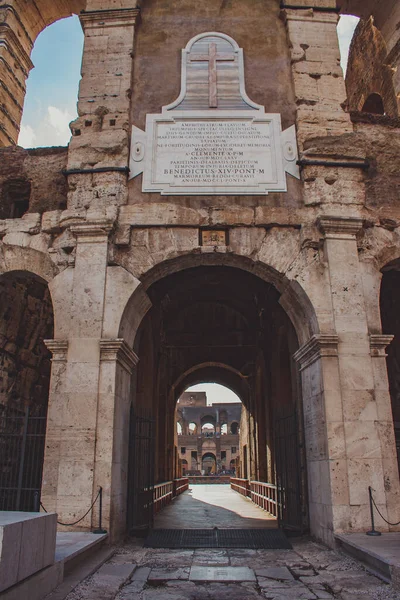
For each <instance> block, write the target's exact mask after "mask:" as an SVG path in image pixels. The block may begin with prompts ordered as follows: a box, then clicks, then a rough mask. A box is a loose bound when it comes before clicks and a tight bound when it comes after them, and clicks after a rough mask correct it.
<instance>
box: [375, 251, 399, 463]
mask: <svg viewBox="0 0 400 600" xmlns="http://www.w3.org/2000/svg"><path fill="white" fill-rule="evenodd" d="M380 308H381V321H382V333H383V334H385V335H389V336H391V335H393V336H394V337H393V340H392V342H391V343H390V344H389V345H388V347H387V349H386V352H387V357H386V364H387V371H388V379H389V392H390V399H391V404H392V416H393V425H394V433H395V440H396V450H397V462H398V467H399V473H400V260H395V261H393V262H391V263H389V264H388V265H387V266H386V267H384V269H383V277H382V284H381V293H380Z"/></svg>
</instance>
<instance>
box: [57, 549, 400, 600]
mask: <svg viewBox="0 0 400 600" xmlns="http://www.w3.org/2000/svg"><path fill="white" fill-rule="evenodd" d="M142 543H143V542H142V541H139V540H132V542H131V543H128V544H126V545H124V546H123V547H120V548H118V549H117V552H116V554H115V555H114V556H113V558H112V559H111V560H110V561H109V562H108V563H106V564H105V565H103V566H102V567H101V568H100V569H99V570H98V571H97V573H95V574H94V575H93V576H92V577H90V578H88V579H86V580H85V581H84V582H83V583H82V584H80V585H79V586H78V587H77V588H76V589H75V590H74V591H73V592H72V593H70V594H69V595H68V597H67V600H317V599H321V600H399V598H400V594H399V592H397V591H395V590H394V589H393V588H392V587H391V586H389V585H386V584H385V583H383V582H382V581H380V580H379V579H377V578H376V577H374V576H373V575H370V574H368V573H366V572H365V570H364V569H363V568H362V567H361V566H360V565H359V564H358V563H357V562H355V561H354V560H352V559H350V558H348V557H346V556H343V555H341V554H339V553H337V552H333V551H332V550H328V549H327V548H324V547H323V546H321V545H319V544H316V543H314V542H311V541H308V540H302V539H293V550H240V549H235V550H222V549H221V550H214V549H201V550H155V549H150V548H143V547H142Z"/></svg>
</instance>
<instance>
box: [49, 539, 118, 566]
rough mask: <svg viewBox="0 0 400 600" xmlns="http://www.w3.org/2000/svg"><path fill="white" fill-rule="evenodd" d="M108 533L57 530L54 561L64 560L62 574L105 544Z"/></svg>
mask: <svg viewBox="0 0 400 600" xmlns="http://www.w3.org/2000/svg"><path fill="white" fill-rule="evenodd" d="M107 539H108V534H106V533H104V534H95V533H86V532H82V533H80V532H58V533H57V543H56V562H58V561H63V562H64V575H67V574H68V573H71V571H73V570H74V569H75V567H76V566H77V565H80V564H81V563H82V562H83V561H86V560H87V559H88V558H89V557H90V556H92V555H94V554H96V553H97V552H98V551H99V550H100V549H101V548H103V547H104V546H105V545H106V542H107Z"/></svg>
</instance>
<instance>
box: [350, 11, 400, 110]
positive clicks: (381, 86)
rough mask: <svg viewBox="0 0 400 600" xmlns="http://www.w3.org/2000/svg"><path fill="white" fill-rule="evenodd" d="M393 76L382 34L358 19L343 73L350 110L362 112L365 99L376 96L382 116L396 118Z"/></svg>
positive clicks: (396, 106)
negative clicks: (344, 74) (380, 102)
mask: <svg viewBox="0 0 400 600" xmlns="http://www.w3.org/2000/svg"><path fill="white" fill-rule="evenodd" d="M393 75H394V70H393V66H392V65H391V64H390V62H389V58H388V52H387V46H386V43H385V40H384V38H383V36H382V34H381V33H380V31H379V30H378V29H377V28H376V27H375V26H374V23H373V19H372V17H371V18H370V19H367V20H363V19H361V20H360V22H359V24H358V26H357V28H356V30H355V32H354V37H353V39H352V42H351V47H350V53H349V62H348V66H347V73H346V90H347V102H348V105H349V110H351V111H357V110H358V111H360V110H362V109H363V106H364V103H365V102H366V100H367V99H368V97H369V96H370V95H371V94H374V93H375V94H379V95H380V96H381V98H382V101H383V105H384V112H385V114H387V115H388V116H390V117H397V116H398V114H399V113H398V105H397V98H396V93H395V89H394V84H393ZM366 112H368V111H366Z"/></svg>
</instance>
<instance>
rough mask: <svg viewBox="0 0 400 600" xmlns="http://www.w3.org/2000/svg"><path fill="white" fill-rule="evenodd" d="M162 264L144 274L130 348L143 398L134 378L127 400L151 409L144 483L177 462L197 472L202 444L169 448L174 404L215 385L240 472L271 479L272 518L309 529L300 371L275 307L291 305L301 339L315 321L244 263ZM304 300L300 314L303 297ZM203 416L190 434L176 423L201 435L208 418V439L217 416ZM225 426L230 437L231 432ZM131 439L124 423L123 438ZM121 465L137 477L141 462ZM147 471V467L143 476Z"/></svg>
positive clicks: (292, 340)
mask: <svg viewBox="0 0 400 600" xmlns="http://www.w3.org/2000/svg"><path fill="white" fill-rule="evenodd" d="M168 266H169V267H170V269H169V272H168V273H166V268H165V267H164V268H163V269H162V271H163V272H162V275H161V277H158V276H157V274H156V273H150V274H149V276H148V277H147V278H146V279H147V280H146V282H145V283H146V287H147V294H148V297H149V298H150V300H151V304H152V306H151V308H150V310H149V311H148V312H147V314H146V316H145V317H144V318H143V320H142V322H141V325H140V327H139V330H138V336H139V338H140V339H141V340H142V339H143V336H147V338H148V340H149V342H148V347H147V349H146V348H140V347H139V346H140V344H138V342H137V340H138V336H136V339H135V344H134V348H135V351H136V352H137V354H138V356H139V364H138V367H137V377H136V379H137V382H138V381H142V382H143V383H144V386H145V388H146V390H147V400H145V401H144V400H143V397H142V395H141V392H140V387H139V386H138V385H137V383H136V384H135V385H134V386H133V393H132V406H133V407H134V411H135V413H136V415H137V417H138V418H143V417H142V415H145V414H146V415H147V414H148V411H149V410H150V411H152V414H151V416H149V419H150V420H152V431H153V433H154V436H153V440H152V443H153V453H152V460H153V465H154V468H152V470H151V471H152V473H153V477H154V481H153V484H161V483H162V482H167V481H170V480H172V479H174V478H176V477H177V476H179V475H180V474H181V472H182V471H181V472H180V471H179V458H181V459H182V460H185V461H187V464H188V470H190V469H191V468H192V466H193V465H194V463H196V466H197V470H200V472H201V470H204V469H202V467H201V466H200V467H199V466H198V465H199V464H200V463H202V457H203V455H204V453H202V449H198V450H196V451H194V452H195V453H196V455H192V451H190V455H189V454H188V451H187V448H186V447H185V446H184V448H185V456H180V457H179V456H178V454H177V442H176V439H177V429H176V415H177V411H176V408H177V404H176V403H177V400H178V398H180V397H181V396H182V394H183V392H184V391H185V390H187V388H188V387H190V386H192V385H195V384H198V383H204V382H215V383H220V384H221V385H223V386H226V387H227V388H230V389H231V390H232V391H234V392H235V393H236V394H237V396H239V398H240V399H241V400H242V402H243V407H244V408H243V410H242V413H241V415H238V416H236V418H234V419H233V418H232V419H231V420H230V422H226V423H227V425H228V430H227V431H228V433H229V434H232V435H237V434H238V433H240V436H241V440H242V441H240V442H239V444H238V446H239V448H238V452H240V453H241V455H242V456H243V459H241V466H240V470H241V476H243V477H248V478H249V479H251V480H254V481H260V482H269V483H271V484H272V485H277V487H278V488H279V489H280V493H281V507H282V510H281V512H280V521H281V523H282V524H284V525H287V526H288V527H291V528H295V529H298V530H302V531H303V530H304V529H306V528H307V526H308V504H307V492H306V489H307V482H306V469H305V457H304V454H303V452H304V450H303V448H304V445H303V444H302V437H303V431H302V402H301V393H300V385H299V373H298V368H297V365H296V363H295V362H294V359H293V355H294V354H295V352H296V351H297V350H298V348H299V339H298V335H297V333H296V330H295V327H294V325H293V323H292V321H291V319H290V318H289V317H288V314H287V312H286V311H285V310H284V309H283V307H282V305H285V306H286V307H287V308H288V312H290V311H291V316H292V317H293V320H294V321H295V322H297V323H298V324H299V332H300V336H301V337H304V338H305V339H308V337H309V334H308V333H307V332H309V331H312V329H313V328H314V326H315V320H314V319H315V316H312V317H311V319H305V318H304V313H303V315H302V316H301V315H300V311H299V307H300V306H301V302H302V300H303V299H304V297H301V296H300V298H301V299H299V296H297V294H295V292H294V291H293V288H292V289H290V286H285V288H284V292H285V293H284V294H282V295H281V294H280V292H279V291H278V290H277V287H275V285H273V284H272V283H270V282H268V281H266V280H265V279H264V278H262V277H259V276H257V275H255V274H254V273H252V272H249V271H247V270H244V269H243V267H242V268H237V266H236V265H231V266H227V265H221V264H208V265H204V264H203V265H199V266H193V264H192V265H183V267H185V266H186V267H187V268H183V269H182V265H181V269H179V268H176V266H177V265H175V264H174V265H172V264H171V265H168ZM265 271H266V273H267V272H268V273H272V276H273V279H274V282H279V277H278V274H277V273H276V272H274V271H273V270H269V269H268V267H265ZM290 294H292V300H293V301H292V302H290V297H291V296H290ZM294 297H296V300H294ZM306 306H307V310H308V309H309V308H310V305H309V304H308V303H307V302H306ZM129 312H130V309H129V306H128V307H127V314H129ZM296 313H297V316H296ZM121 327H123V331H124V335H125V336H126V335H127V334H128V338H129V335H132V334H129V333H128V331H127V322H123V324H122V326H121ZM146 382H147V384H146ZM149 390H152V391H151V392H150V391H149ZM150 396H151V397H150ZM178 411H179V417H178V420H179V421H180V422H182V412H181V407H179V405H178ZM204 417H205V421H204V422H202V421H201V419H200V420H199V422H198V423H195V427H193V425H192V431H191V433H189V430H190V422H192V423H193V420H192V421H190V420H189V422H188V427H187V429H188V431H187V432H186V430H185V427H186V426H185V425H182V431H183V432H184V433H187V434H188V435H192V436H193V435H196V436H197V437H199V436H203V435H204V433H205V432H204V431H202V428H203V426H204V425H205V424H206V422H207V423H211V425H212V426H213V428H214V431H213V432H211V431H210V434H211V435H212V434H213V433H215V432H216V430H217V428H218V427H220V426H221V421H220V422H219V423H218V424H217V423H216V422H214V423H213V422H212V419H210V418H209V415H208V414H205V415H204ZM223 420H224V419H223ZM232 425H233V429H235V430H236V432H237V433H236V434H233V433H232V432H231V428H232ZM219 433H220V431H219ZM136 443H137V440H136V439H135V435H134V430H133V429H132V428H131V441H130V444H131V445H133V446H134V445H135V444H136ZM207 452H211V450H210V449H208V450H207ZM213 454H214V453H213ZM148 455H149V454H148V453H147V456H148ZM216 462H217V457H216ZM233 464H235V459H234V458H233V457H229V460H228V462H227V465H228V467H229V466H231V465H233ZM225 466H226V465H225ZM128 468H129V474H130V477H134V478H136V481H138V482H139V481H140V480H141V476H140V474H139V472H140V471H142V470H143V467H142V465H140V464H138V463H137V461H136V462H135V461H134V460H131V461H130V464H129V467H128ZM185 468H186V464H185ZM213 468H214V469H216V468H217V467H216V466H215V467H213ZM149 472H150V470H149V468H148V467H146V473H147V474H148V473H149ZM135 473H136V475H132V474H135ZM147 484H149V482H147ZM139 487H140V486H139ZM139 487H138V485H135V486H133V487H131V489H130V493H129V494H128V496H129V497H128V515H129V514H131V515H132V514H133V513H132V507H133V506H135V505H136V500H135V498H137V497H138V496H139V494H140V493H141V492H140V490H139ZM132 494H134V495H135V498H134V497H133V496H132ZM139 513H140V511H137V510H136V514H139ZM135 518H136V517H135V516H134V515H133V516H132V518H131V519H129V517H128V526H129V527H130V528H131V529H136V528H137V527H141V526H146V523H137V522H136V523H135V522H134V521H135ZM147 525H149V523H147Z"/></svg>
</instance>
